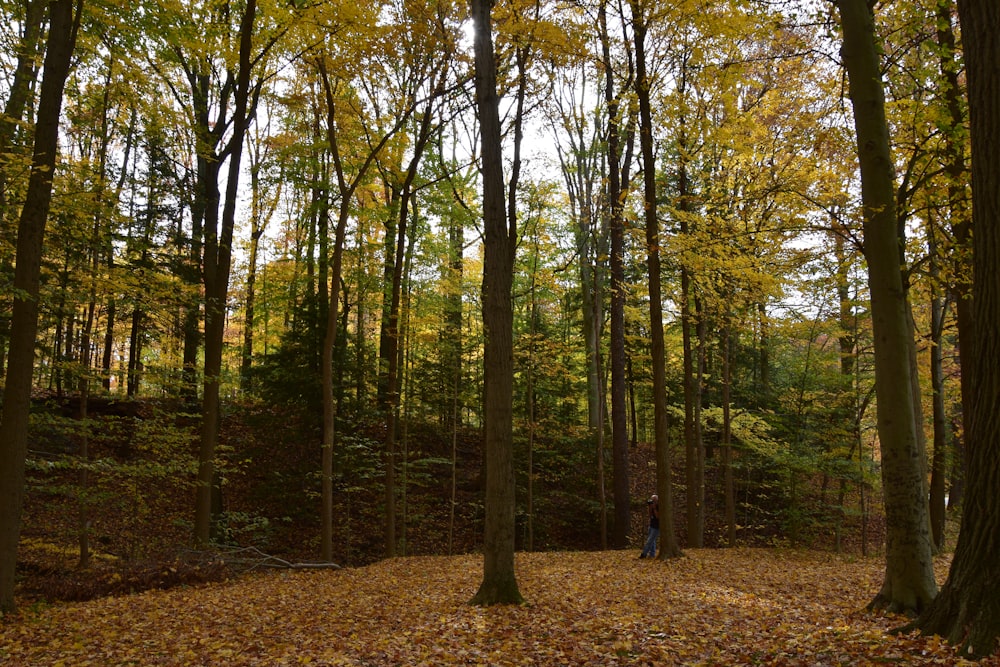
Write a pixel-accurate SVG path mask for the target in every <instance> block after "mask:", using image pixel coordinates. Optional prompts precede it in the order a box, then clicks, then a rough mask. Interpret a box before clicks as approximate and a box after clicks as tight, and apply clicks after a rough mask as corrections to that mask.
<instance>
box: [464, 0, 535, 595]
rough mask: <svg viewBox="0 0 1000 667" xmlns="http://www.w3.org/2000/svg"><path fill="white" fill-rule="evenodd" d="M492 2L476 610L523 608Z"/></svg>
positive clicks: (485, 110) (477, 16)
mask: <svg viewBox="0 0 1000 667" xmlns="http://www.w3.org/2000/svg"><path fill="white" fill-rule="evenodd" d="M491 6H492V2H490V0H472V2H471V13H472V21H473V26H474V28H475V72H476V77H475V78H476V105H477V109H478V111H479V126H480V137H481V143H482V176H483V227H484V231H485V258H484V264H483V327H484V333H485V337H486V341H485V345H484V353H483V354H484V374H485V383H484V384H485V391H484V394H485V396H484V406H485V415H484V418H485V446H486V499H485V501H486V507H485V510H486V525H485V535H484V543H483V581H482V583H481V584H480V586H479V590H478V591H477V592H476V594H475V596H474V597H473V598H472V603H473V604H479V605H490V604H498V603H500V604H503V603H520V602H521V601H522V600H523V598H522V597H521V592H520V591H519V590H518V586H517V579H516V577H515V573H514V461H513V458H514V452H513V449H514V446H513V445H514V443H513V390H514V363H513V340H512V335H513V306H512V303H511V289H512V284H513V269H514V252H515V241H516V232H517V230H516V228H513V227H510V228H509V227H508V220H507V215H506V213H505V211H504V191H503V156H502V153H501V142H500V112H499V106H500V100H499V97H498V95H497V85H496V83H497V82H496V59H495V56H494V53H493V28H492V18H491V16H490V10H491Z"/></svg>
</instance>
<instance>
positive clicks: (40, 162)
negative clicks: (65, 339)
mask: <svg viewBox="0 0 1000 667" xmlns="http://www.w3.org/2000/svg"><path fill="white" fill-rule="evenodd" d="M77 2H78V3H79V4H78V6H77V9H76V15H75V16H74V12H73V5H74V1H73V0H53V1H52V2H51V3H49V36H48V40H47V42H46V52H45V64H44V74H43V75H42V88H41V93H40V96H39V100H38V118H37V121H36V123H35V148H34V152H33V158H32V164H31V174H30V176H29V177H28V192H27V196H26V197H25V201H24V208H23V209H22V210H21V219H20V222H19V224H18V230H17V262H16V264H15V271H14V289H15V291H16V293H15V297H14V305H13V313H12V316H11V337H10V355H9V362H8V366H7V376H6V382H5V386H4V394H3V413H2V418H0V507H2V508H3V511H2V512H0V612H8V611H13V609H14V572H15V566H16V564H17V547H18V542H19V541H20V535H21V509H22V506H23V503H24V464H25V456H26V454H27V446H28V412H29V407H30V406H29V404H30V401H31V379H32V373H33V370H34V362H35V335H36V333H37V331H38V306H39V304H38V287H39V276H40V273H41V257H42V240H43V238H44V236H45V226H46V223H47V221H48V216H49V208H50V205H51V203H52V177H53V173H54V171H55V165H56V155H57V152H58V147H59V116H60V113H61V112H62V101H63V89H64V87H65V84H66V77H67V76H68V75H69V69H70V60H71V58H72V55H73V49H74V47H75V44H76V35H77V31H78V28H79V20H80V12H81V11H82V10H83V2H82V0H77Z"/></svg>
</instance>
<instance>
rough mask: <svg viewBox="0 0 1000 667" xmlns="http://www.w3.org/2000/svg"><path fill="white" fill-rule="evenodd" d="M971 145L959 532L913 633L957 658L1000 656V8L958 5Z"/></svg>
mask: <svg viewBox="0 0 1000 667" xmlns="http://www.w3.org/2000/svg"><path fill="white" fill-rule="evenodd" d="M958 9H959V13H960V16H961V20H962V35H963V39H964V42H965V61H966V68H967V69H966V71H967V77H968V91H969V93H968V94H969V118H970V133H971V140H972V183H973V185H972V217H973V226H974V228H975V234H974V235H973V238H972V243H973V251H972V256H973V285H974V294H975V298H974V299H973V303H972V308H973V321H974V326H973V336H972V347H973V354H974V356H975V358H976V360H977V363H976V364H975V365H973V366H966V365H965V364H963V368H962V371H963V373H969V374H970V375H971V388H972V395H971V396H970V397H967V399H968V398H971V399H972V400H971V401H967V402H968V403H969V404H967V405H966V408H967V409H969V411H970V415H969V432H968V438H967V442H966V446H967V449H968V456H969V469H968V477H967V486H966V496H965V502H964V504H963V511H962V528H961V532H960V533H959V536H958V544H957V545H956V547H955V556H954V559H953V560H952V563H951V570H950V571H949V573H948V579H947V581H945V584H944V586H943V587H942V589H941V594H940V595H939V596H938V597H937V599H936V600H934V602H933V603H931V605H930V606H929V608H928V609H927V610H926V611H925V612H924V613H923V614H922V615H921V616H920V617H919V618H918V619H917V621H916V622H915V624H914V625H915V626H916V627H918V628H920V629H921V630H922V631H924V632H928V633H934V634H939V635H942V636H943V637H945V638H946V639H947V640H948V641H950V642H952V643H954V644H958V645H959V646H960V649H959V654H960V655H961V656H962V657H965V658H980V657H985V656H988V655H991V654H995V653H997V652H998V650H1000V559H998V558H997V554H998V553H1000V494H998V493H997V489H998V488H1000V412H998V411H997V410H996V406H997V405H998V403H1000V273H998V272H997V266H1000V168H998V167H997V163H996V160H995V158H996V155H997V154H998V153H997V152H998V151H1000V78H998V77H997V73H996V72H997V70H996V63H997V62H1000V40H998V39H997V36H998V35H1000V5H998V4H997V3H996V2H994V1H993V0H960V2H959V3H958Z"/></svg>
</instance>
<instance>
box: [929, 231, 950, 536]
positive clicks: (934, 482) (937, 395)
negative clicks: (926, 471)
mask: <svg viewBox="0 0 1000 667" xmlns="http://www.w3.org/2000/svg"><path fill="white" fill-rule="evenodd" d="M935 233H936V232H935V230H934V229H933V225H930V224H929V225H927V244H928V257H929V264H930V267H929V273H930V277H931V304H930V305H931V332H930V333H931V344H930V367H931V390H932V392H933V408H932V410H933V424H934V451H933V455H932V458H931V483H930V520H931V538H932V539H933V543H934V548H935V550H937V551H941V550H942V549H944V540H945V535H944V529H945V517H946V513H947V508H946V507H945V502H946V501H945V477H946V476H947V470H946V469H945V463H946V460H947V457H946V453H947V428H948V427H947V419H946V417H945V410H944V369H943V367H942V360H941V345H942V344H943V343H944V299H943V298H942V297H941V295H940V294H939V293H938V292H939V289H938V284H939V280H940V274H941V269H940V266H939V261H940V260H939V258H938V251H937V240H936V238H935Z"/></svg>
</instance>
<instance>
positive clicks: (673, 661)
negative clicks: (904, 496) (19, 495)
mask: <svg viewBox="0 0 1000 667" xmlns="http://www.w3.org/2000/svg"><path fill="white" fill-rule="evenodd" d="M637 555H638V551H637V550H629V551H612V552H609V551H605V552H548V553H532V554H528V553H524V554H518V555H517V560H516V570H517V578H518V583H519V586H520V590H521V593H522V594H523V595H524V597H525V598H526V602H525V604H523V605H515V606H498V607H490V608H479V607H473V606H470V605H469V604H468V601H469V599H470V598H471V597H472V596H473V594H474V593H475V591H476V589H477V588H478V585H479V582H480V581H481V578H482V558H481V556H477V555H462V556H418V557H408V558H395V559H389V560H386V561H382V562H379V563H375V564H373V565H368V566H365V567H358V568H345V569H341V570H324V571H302V570H295V571H292V570H282V571H269V572H265V573H260V574H251V575H247V576H243V577H240V578H239V579H235V580H232V581H226V582H219V583H209V584H205V585H202V586H193V587H177V588H172V589H170V590H158V591H146V592H142V593H138V594H134V595H123V596H118V597H109V598H102V599H95V600H90V601H86V602H74V603H58V604H51V605H50V604H42V603H35V604H30V603H29V604H25V605H23V606H22V608H21V610H20V611H18V612H17V613H16V614H14V615H9V616H7V617H6V618H3V619H2V620H0V664H3V665H18V666H21V665H23V666H29V665H30V666H42V665H74V666H77V665H102V666H105V665H109V666H110V665H302V664H312V665H439V664H462V665H466V664H472V665H563V664H566V665H871V664H887V663H888V664H908V665H910V664H912V665H928V664H943V665H957V664H970V663H964V661H962V660H961V659H960V658H959V657H958V656H956V655H955V654H954V653H953V652H952V651H951V649H950V647H949V646H947V645H946V644H944V643H943V642H942V641H941V640H940V639H939V638H936V637H920V636H915V635H893V634H889V632H888V631H889V630H891V629H892V628H894V627H897V626H898V625H900V624H901V623H903V622H904V621H905V619H902V618H899V617H892V616H889V617H886V616H882V615H876V614H871V613H868V612H866V611H864V607H865V605H866V604H867V603H868V601H869V600H870V599H871V598H872V596H873V595H874V594H875V593H876V592H877V591H878V589H879V587H880V585H881V581H882V575H883V572H884V570H883V568H884V565H883V561H882V559H880V558H867V559H863V558H857V557H849V556H838V555H834V554H831V553H828V552H820V551H804V550H803V551H799V550H788V549H732V550H729V549H725V550H724V549H718V550H689V551H687V552H686V553H685V556H684V557H682V558H679V559H676V560H672V561H666V562H662V561H653V560H640V559H637ZM947 567H948V560H947V558H942V559H940V560H939V561H938V562H937V568H938V577H939V580H943V579H944V576H945V574H946V571H947ZM981 664H990V665H1000V656H997V657H996V658H994V659H993V660H992V661H990V660H987V661H985V662H984V663H981Z"/></svg>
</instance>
